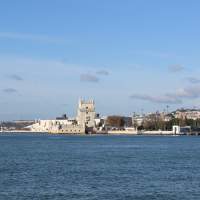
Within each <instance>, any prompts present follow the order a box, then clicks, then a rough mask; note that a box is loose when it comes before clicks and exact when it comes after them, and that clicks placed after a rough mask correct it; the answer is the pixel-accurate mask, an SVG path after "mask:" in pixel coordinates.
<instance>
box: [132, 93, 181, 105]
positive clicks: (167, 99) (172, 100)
mask: <svg viewBox="0 0 200 200" xmlns="http://www.w3.org/2000/svg"><path fill="white" fill-rule="evenodd" d="M130 97H131V98H132V99H139V100H144V101H149V102H152V103H164V104H179V103H182V101H181V100H180V99H178V98H176V97H173V96H168V95H163V96H151V95H144V94H133V95H131V96H130Z"/></svg>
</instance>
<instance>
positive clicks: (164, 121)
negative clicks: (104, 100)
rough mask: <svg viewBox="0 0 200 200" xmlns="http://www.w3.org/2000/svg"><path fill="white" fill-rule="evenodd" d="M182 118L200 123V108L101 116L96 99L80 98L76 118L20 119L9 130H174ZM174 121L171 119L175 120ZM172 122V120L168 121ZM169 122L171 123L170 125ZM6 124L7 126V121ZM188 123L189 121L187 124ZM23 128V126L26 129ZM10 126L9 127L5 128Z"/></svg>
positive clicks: (52, 131)
mask: <svg viewBox="0 0 200 200" xmlns="http://www.w3.org/2000/svg"><path fill="white" fill-rule="evenodd" d="M174 119H179V120H185V119H187V120H194V121H195V120H196V121H198V120H199V125H198V126H200V110H197V109H178V110H176V111H174V112H171V113H169V112H155V113H148V114H142V115H138V114H136V113H134V115H133V116H131V117H125V116H108V117H101V116H100V115H99V114H97V113H96V111H95V102H94V100H89V101H84V100H81V99H80V100H79V102H78V107H77V115H76V117H74V118H68V117H67V116H66V115H63V116H62V117H58V118H56V119H53V120H36V121H34V122H32V121H31V122H26V121H16V123H9V124H8V125H9V127H10V128H9V130H15V124H16V127H17V128H19V127H20V129H21V127H22V126H24V125H25V124H27V125H26V126H24V128H22V129H24V130H30V131H33V132H49V133H69V134H74V133H77V134H85V133H127V134H128V133H131V134H132V133H135V134H137V133H138V130H140V131H141V130H144V131H149V130H154V131H155V130H158V131H160V130H167V131H169V130H170V131H171V130H173V126H176V125H178V126H181V125H182V124H178V121H176V120H174ZM172 121H173V123H170V122H172ZM168 122H169V123H168ZM166 125H168V127H167V126H166ZM4 126H6V125H5V124H4ZM184 126H186V124H185V125H184ZM22 129H21V130H22ZM5 130H6V129H5Z"/></svg>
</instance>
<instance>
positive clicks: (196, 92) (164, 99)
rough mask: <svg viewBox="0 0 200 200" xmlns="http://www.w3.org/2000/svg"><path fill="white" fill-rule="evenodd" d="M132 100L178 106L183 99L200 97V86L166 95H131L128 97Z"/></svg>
mask: <svg viewBox="0 0 200 200" xmlns="http://www.w3.org/2000/svg"><path fill="white" fill-rule="evenodd" d="M130 97H131V98H132V99H139V100H143V101H149V102H152V103H166V104H180V103H182V102H183V100H184V99H195V98H199V97H200V86H197V87H187V88H182V89H179V90H177V91H176V92H174V93H166V94H164V95H158V96H154V95H146V94H133V95H131V96H130Z"/></svg>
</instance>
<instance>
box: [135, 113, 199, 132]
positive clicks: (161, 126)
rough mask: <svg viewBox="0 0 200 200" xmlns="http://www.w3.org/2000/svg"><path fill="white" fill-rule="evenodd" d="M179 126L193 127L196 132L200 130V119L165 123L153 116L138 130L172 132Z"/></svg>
mask: <svg viewBox="0 0 200 200" xmlns="http://www.w3.org/2000/svg"><path fill="white" fill-rule="evenodd" d="M174 125H178V126H181V127H184V126H191V129H192V130H196V129H199V128H200V119H197V120H193V119H187V118H185V119H178V118H172V119H171V120H169V121H164V120H163V119H162V118H161V117H155V116H151V117H148V118H146V119H145V120H144V121H143V123H142V124H141V125H140V126H138V127H137V128H138V130H166V131H170V130H172V126H174ZM135 126H136V125H135Z"/></svg>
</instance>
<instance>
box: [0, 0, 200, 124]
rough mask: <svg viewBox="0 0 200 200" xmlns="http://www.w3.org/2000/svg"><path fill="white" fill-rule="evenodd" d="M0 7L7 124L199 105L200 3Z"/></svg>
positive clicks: (122, 0) (50, 2) (8, 1)
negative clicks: (84, 109)
mask: <svg viewBox="0 0 200 200" xmlns="http://www.w3.org/2000/svg"><path fill="white" fill-rule="evenodd" d="M0 4H1V6H0V19H1V20H0V71H1V73H0V97H1V98H0V120H15V119H38V118H39V119H47V118H55V117H56V116H60V115H62V114H63V113H66V114H67V115H68V116H75V115H76V108H77V103H78V99H79V98H83V99H85V100H88V99H94V100H95V103H96V111H97V112H99V113H100V114H101V115H111V114H118V115H132V114H133V112H137V113H141V112H153V111H158V110H159V111H163V110H165V109H166V108H167V106H169V110H175V109H177V108H182V107H187V108H194V107H195V108H200V76H199V74H200V57H199V52H200V26H199V20H200V12H199V7H200V1H198V0H190V1H189V0H168V1H160V0H151V1H148V0H42V1H41V0H29V1H27V0H19V1H15V0H0Z"/></svg>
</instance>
